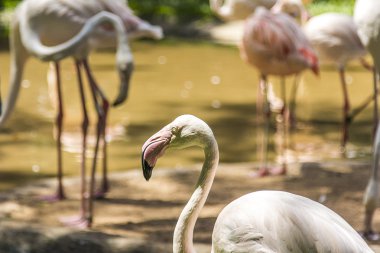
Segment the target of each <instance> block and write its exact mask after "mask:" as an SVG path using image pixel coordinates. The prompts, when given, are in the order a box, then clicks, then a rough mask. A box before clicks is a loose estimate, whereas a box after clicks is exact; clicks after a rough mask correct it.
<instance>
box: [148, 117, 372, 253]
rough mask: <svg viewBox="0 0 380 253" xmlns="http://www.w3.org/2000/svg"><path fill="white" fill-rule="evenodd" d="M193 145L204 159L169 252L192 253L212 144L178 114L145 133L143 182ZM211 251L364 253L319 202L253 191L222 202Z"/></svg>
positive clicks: (203, 127) (197, 125) (213, 165)
mask: <svg viewBox="0 0 380 253" xmlns="http://www.w3.org/2000/svg"><path fill="white" fill-rule="evenodd" d="M192 146H198V147H200V148H202V149H203V150H204V154H205V160H204V163H203V166H202V170H201V172H200V175H199V178H198V181H197V182H196V185H195V190H194V192H193V194H192V195H191V197H190V200H189V201H188V203H187V204H186V206H185V207H184V209H183V210H182V212H181V214H180V217H179V219H178V222H177V225H176V227H175V230H174V236H173V253H195V252H196V250H195V249H194V245H193V232H194V226H195V223H196V221H197V218H198V216H199V214H200V212H201V210H202V208H203V206H204V204H205V202H206V199H207V196H208V194H209V192H210V190H211V186H212V183H213V180H214V177H215V174H216V170H217V167H218V161H219V151H218V144H217V142H216V140H215V137H214V135H213V133H212V130H211V129H210V128H209V126H208V125H207V124H206V123H205V122H204V121H202V120H200V119H198V118H196V117H195V116H192V115H182V116H180V117H178V118H176V119H175V120H174V121H173V122H171V123H169V124H168V125H167V126H165V127H164V128H162V129H161V130H160V131H158V132H157V133H156V134H154V135H153V136H152V137H150V138H149V139H148V140H147V141H146V142H145V143H144V145H143V147H142V168H143V174H144V177H145V179H146V180H149V179H150V178H151V176H152V171H153V168H154V166H155V165H156V163H157V160H158V158H159V157H161V156H162V155H163V154H164V152H165V151H166V150H167V149H169V148H175V149H182V148H187V147H192ZM211 252H212V253H232V252H234V253H278V252H281V253H305V252H316V253H342V252H345V253H351V252H352V253H354V252H355V253H357V252H361V253H370V252H372V253H373V251H372V250H371V249H370V248H369V247H368V245H367V244H366V243H365V241H364V240H363V239H362V238H361V237H360V236H359V234H358V233H357V232H356V231H355V230H354V229H353V228H352V227H351V226H350V225H349V224H348V223H347V222H346V221H344V220H343V218H341V217H340V216H339V215H338V214H336V213H334V212H333V211H332V210H330V209H328V208H327V207H325V206H323V205H322V204H320V203H317V202H315V201H312V200H310V199H307V198H305V197H301V196H299V195H295V194H291V193H288V192H282V191H258V192H253V193H249V194H247V195H244V196H242V197H240V198H238V199H236V200H234V201H232V202H231V203H230V204H228V205H227V206H226V207H225V208H224V209H223V210H222V211H221V213H220V214H219V216H218V218H217V220H216V223H215V226H214V230H213V233H212V250H211Z"/></svg>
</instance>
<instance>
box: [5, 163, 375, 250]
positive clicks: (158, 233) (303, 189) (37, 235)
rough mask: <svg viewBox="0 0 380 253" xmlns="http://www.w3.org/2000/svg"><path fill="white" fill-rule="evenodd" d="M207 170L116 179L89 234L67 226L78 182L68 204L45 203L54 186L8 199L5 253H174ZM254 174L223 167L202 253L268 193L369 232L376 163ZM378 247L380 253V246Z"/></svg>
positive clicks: (70, 186)
mask: <svg viewBox="0 0 380 253" xmlns="http://www.w3.org/2000/svg"><path fill="white" fill-rule="evenodd" d="M200 167H201V165H197V166H194V167H191V168H190V167H185V168H177V169H162V168H157V169H155V171H154V172H153V173H154V174H153V177H152V178H151V180H150V181H149V182H146V181H145V180H144V178H143V176H142V173H141V171H140V170H134V171H129V172H124V173H115V174H112V175H111V185H112V189H111V191H110V193H109V195H108V197H107V198H106V199H104V200H98V201H96V203H95V211H96V215H95V219H94V225H93V228H92V229H88V230H83V229H77V228H68V227H65V226H64V225H63V224H62V223H60V221H59V220H60V219H61V218H62V217H68V216H72V215H76V214H77V213H78V210H79V194H78V192H79V180H78V178H75V177H74V178H65V186H66V190H67V195H68V199H67V200H64V201H61V202H54V203H49V202H45V201H41V200H40V196H41V195H46V194H50V193H52V192H53V191H54V188H55V183H56V182H55V180H54V179H48V180H43V181H39V182H36V183H33V184H30V185H27V186H23V187H20V188H18V189H14V190H11V191H8V192H5V193H2V194H1V195H0V198H1V203H0V217H1V224H2V225H1V228H0V252H1V253H3V252H4V253H19V252H20V253H21V252H33V253H34V252H35V253H51V252H54V253H61V252H62V253H66V252H70V253H77V252H78V253H79V252H81V253H86V252H91V253H97V252H99V253H103V252H107V253H111V252H112V253H113V252H117V253H119V252H120V253H121V252H136V253H138V252H145V253H147V252H172V251H171V244H172V234H173V230H174V226H175V224H176V221H177V218H178V216H179V214H180V212H181V210H182V208H183V207H184V205H185V204H186V202H187V200H188V198H189V197H190V194H191V192H192V190H193V186H194V184H195V182H196V178H197V176H198V173H199V170H200ZM254 167H255V165H254V164H221V165H220V166H219V170H218V172H217V176H216V178H215V181H214V185H213V188H212V190H211V193H210V195H209V198H208V200H207V202H206V205H205V207H204V208H203V210H202V213H201V216H200V218H199V219H198V222H197V224H196V228H195V232H194V241H195V243H196V246H197V249H198V251H199V252H201V253H203V252H210V242H211V234H212V229H213V224H214V222H215V219H216V217H217V214H218V213H219V212H220V211H221V209H222V208H223V207H224V206H225V205H226V204H227V203H229V202H230V201H231V200H233V199H235V198H237V197H239V196H241V195H243V194H245V193H249V192H252V191H256V190H261V189H275V190H284V191H289V192H292V193H297V194H300V195H303V196H307V197H309V198H311V199H313V200H316V201H321V202H322V203H323V204H325V205H326V206H328V207H330V208H331V209H333V210H334V211H335V212H337V213H339V214H340V215H341V216H343V217H344V218H345V219H346V220H347V221H348V222H349V223H350V224H351V225H352V226H353V227H354V228H355V229H357V230H360V229H361V228H362V220H363V206H362V204H361V202H362V195H363V190H364V189H365V186H366V183H367V179H368V174H369V164H368V163H366V162H357V161H346V162H344V163H342V162H338V161H337V162H334V161H331V162H327V163H303V164H297V165H292V166H290V173H289V175H288V176H280V177H270V178H262V179H254V178H252V176H251V174H252V172H253V171H254V169H253V168H254ZM375 228H376V229H377V230H380V215H377V216H376V218H375ZM371 246H372V247H374V249H375V250H376V252H380V250H379V251H377V247H378V246H376V243H371Z"/></svg>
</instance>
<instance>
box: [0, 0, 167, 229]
mask: <svg viewBox="0 0 380 253" xmlns="http://www.w3.org/2000/svg"><path fill="white" fill-rule="evenodd" d="M127 33H129V34H127ZM129 35H131V37H133V36H142V35H148V36H151V37H155V38H160V37H161V36H162V31H161V29H160V28H158V27H152V26H151V25H149V24H148V23H146V22H145V21H143V20H140V19H139V18H137V17H135V16H134V15H133V14H132V12H131V10H130V9H129V8H128V6H126V5H125V4H124V3H123V2H122V1H110V0H97V1H86V0H75V1H54V0H47V1H37V2H36V1H33V0H25V1H23V2H22V3H20V5H19V6H18V7H17V9H16V12H15V15H14V18H13V20H12V24H11V38H10V47H11V81H10V91H9V95H8V99H7V101H6V103H5V108H4V112H3V114H2V117H1V119H0V125H3V124H4V123H5V122H6V120H7V118H8V117H9V115H10V113H11V111H12V110H13V107H14V105H15V102H16V98H17V95H18V91H19V88H20V83H21V80H22V73H23V69H24V65H25V62H26V60H27V58H28V57H29V56H30V55H33V56H35V57H37V58H39V59H40V60H43V61H54V62H55V71H56V74H55V76H56V77H57V82H56V83H57V98H58V115H57V118H56V124H57V131H56V132H57V149H58V188H57V193H56V195H55V196H54V199H63V198H64V197H65V194H64V190H63V185H62V157H61V140H60V138H61V133H62V123H63V106H62V93H61V82H60V71H59V61H60V60H61V59H63V58H65V57H68V56H71V57H73V58H74V60H75V64H76V70H77V76H78V82H79V89H80V95H81V100H82V110H83V116H84V119H83V122H82V133H83V149H82V172H81V174H82V190H81V199H82V201H81V202H82V205H81V217H80V218H79V220H78V225H80V226H91V223H92V218H93V204H92V198H93V192H94V177H95V168H96V161H97V153H98V149H99V143H100V138H101V136H103V138H104V132H105V126H106V118H107V111H108V107H109V102H108V100H107V99H106V97H105V95H104V94H103V92H102V91H101V90H100V88H99V87H98V85H97V83H96V81H95V79H94V78H93V75H92V73H91V69H90V66H89V64H88V60H87V56H88V54H89V52H90V50H91V49H92V48H93V47H98V46H99V45H100V44H99V43H101V45H102V46H108V45H114V43H115V39H116V38H117V55H116V58H117V68H118V72H119V77H120V90H119V95H118V97H117V98H116V100H115V102H114V105H117V104H120V103H122V102H123V101H124V100H125V99H126V98H127V95H128V85H129V81H130V78H131V74H132V70H133V57H132V54H131V50H130V48H129V45H128V36H129ZM82 70H83V71H84V72H85V74H86V76H87V79H88V82H89V84H90V88H91V93H92V98H93V101H94V104H95V109H96V111H97V114H98V122H97V129H96V130H97V131H96V145H95V152H94V154H95V155H94V158H93V163H92V169H91V178H90V186H89V189H88V195H89V197H88V203H87V205H86V204H85V190H86V188H85V184H84V183H85V178H84V175H85V163H84V162H85V149H86V136H87V128H88V117H87V110H86V103H85V96H84V92H83V90H84V88H83V83H82V76H81V71H82ZM103 142H104V143H103V146H105V141H103ZM104 185H106V184H103V186H104ZM106 190H107V189H103V191H104V192H105V191H106Z"/></svg>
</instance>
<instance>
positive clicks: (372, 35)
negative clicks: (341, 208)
mask: <svg viewBox="0 0 380 253" xmlns="http://www.w3.org/2000/svg"><path fill="white" fill-rule="evenodd" d="M379 20H380V2H379V1H376V0H357V1H356V3H355V8H354V21H355V23H356V25H357V26H358V34H359V37H360V39H361V41H362V43H363V44H364V46H365V47H366V48H367V50H368V51H369V53H370V54H371V56H372V59H373V61H374V63H375V67H374V92H375V93H374V94H377V84H376V81H377V80H376V79H377V76H378V75H379V73H380V48H379V46H380V37H379V32H380V22H379ZM375 115H376V116H377V101H375ZM374 127H376V129H377V130H375V132H376V134H375V139H374V144H373V145H374V147H373V149H374V151H373V164H372V172H371V177H370V179H369V182H368V185H367V188H366V192H365V194H364V204H365V217H364V232H363V236H364V237H366V238H367V239H369V240H377V239H379V238H380V237H379V234H378V233H375V232H374V231H373V229H372V225H371V224H372V219H373V215H374V212H375V210H376V208H377V205H378V203H379V176H378V166H379V144H380V136H379V135H380V133H379V130H378V128H379V124H378V123H377V126H376V125H375V126H374Z"/></svg>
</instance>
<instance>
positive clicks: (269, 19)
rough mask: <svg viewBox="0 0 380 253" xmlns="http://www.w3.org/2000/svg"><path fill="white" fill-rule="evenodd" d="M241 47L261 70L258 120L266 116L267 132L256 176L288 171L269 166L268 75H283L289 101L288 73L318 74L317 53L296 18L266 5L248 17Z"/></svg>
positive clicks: (243, 52)
mask: <svg viewBox="0 0 380 253" xmlns="http://www.w3.org/2000/svg"><path fill="white" fill-rule="evenodd" d="M239 48H240V55H241V58H242V59H243V60H244V61H246V62H247V63H249V64H250V65H252V66H254V67H256V68H257V69H258V70H259V72H260V73H261V77H260V84H259V86H258V97H257V105H256V106H257V119H258V123H261V121H262V119H263V117H265V118H266V120H265V126H266V134H264V135H262V136H261V137H260V138H261V158H260V160H261V168H259V171H258V173H257V174H256V175H257V176H266V175H269V174H274V175H279V174H286V164H285V163H283V164H282V166H281V168H279V169H269V168H268V167H267V165H266V153H267V150H266V149H267V142H268V141H267V132H268V127H269V125H268V124H269V108H268V102H267V76H268V75H276V76H280V77H282V80H283V85H282V88H283V92H282V93H283V100H284V102H285V82H284V79H285V76H288V75H294V74H299V73H301V72H302V71H303V70H306V69H311V70H312V71H313V72H314V73H315V74H316V75H318V59H317V56H316V55H315V53H314V51H313V49H312V47H311V45H310V43H309V42H308V40H307V39H306V36H305V35H304V33H303V31H302V29H301V28H300V26H299V25H298V24H297V23H296V21H294V20H293V19H292V18H291V17H289V16H288V15H287V14H284V13H272V12H270V11H269V10H267V9H265V8H262V7H258V8H257V9H256V11H255V13H253V14H252V15H251V16H250V17H248V18H247V20H246V22H245V27H244V33H243V38H242V40H241V44H240V47H239ZM263 97H264V100H265V101H263ZM285 112H286V108H284V109H283V114H284V115H285ZM284 118H286V117H284Z"/></svg>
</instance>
